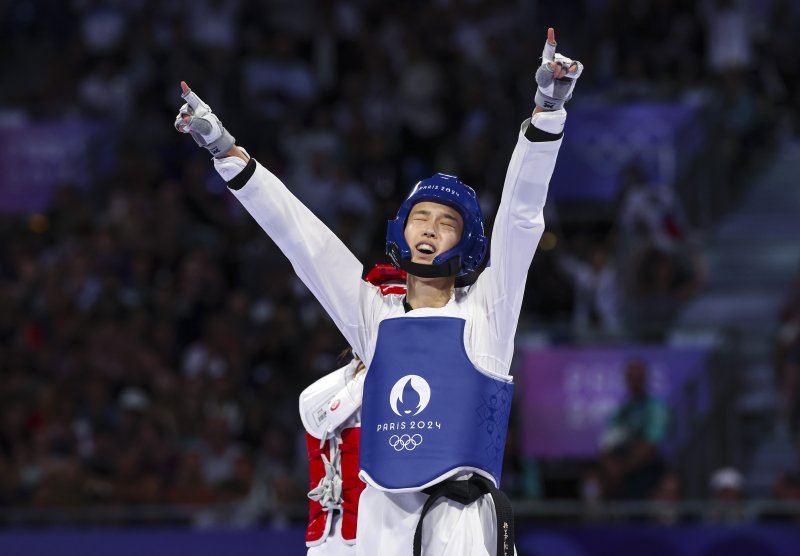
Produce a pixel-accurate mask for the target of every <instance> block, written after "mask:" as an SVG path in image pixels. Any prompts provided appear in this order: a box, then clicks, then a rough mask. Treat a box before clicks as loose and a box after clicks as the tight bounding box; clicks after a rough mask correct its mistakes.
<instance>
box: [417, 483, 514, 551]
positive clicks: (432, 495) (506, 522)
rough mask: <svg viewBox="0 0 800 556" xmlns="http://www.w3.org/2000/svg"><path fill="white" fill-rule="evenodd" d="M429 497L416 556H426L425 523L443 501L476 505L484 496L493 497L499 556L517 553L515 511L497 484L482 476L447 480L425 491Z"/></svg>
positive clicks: (419, 531) (426, 502) (424, 511)
mask: <svg viewBox="0 0 800 556" xmlns="http://www.w3.org/2000/svg"><path fill="white" fill-rule="evenodd" d="M422 492H424V493H425V494H427V495H429V496H428V499H427V500H426V501H425V505H424V506H422V513H421V514H420V516H419V521H418V522H417V530H416V531H415V532H414V556H421V555H422V520H423V519H424V518H425V514H427V513H428V510H430V509H431V507H432V506H433V503H434V502H436V501H437V500H438V499H439V498H442V497H444V498H447V499H449V500H454V501H456V502H458V503H459V504H464V505H465V506H466V505H467V504H472V503H473V502H475V500H477V499H478V498H480V497H481V496H483V495H484V494H491V495H492V501H493V502H494V511H495V515H496V516H497V553H496V554H497V556H512V555H513V554H514V512H513V511H512V510H511V502H509V501H508V497H507V496H506V495H505V494H504V493H502V492H501V491H499V490H498V489H497V487H495V486H494V483H493V482H492V481H490V480H489V479H487V478H486V477H483V476H481V475H473V476H472V477H470V478H469V479H467V480H466V481H455V480H450V481H443V482H441V483H439V484H437V485H434V486H432V487H428V488H426V489H425V490H423V491H422Z"/></svg>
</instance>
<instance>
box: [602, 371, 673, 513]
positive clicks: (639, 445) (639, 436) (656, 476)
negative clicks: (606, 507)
mask: <svg viewBox="0 0 800 556" xmlns="http://www.w3.org/2000/svg"><path fill="white" fill-rule="evenodd" d="M625 383H626V385H627V389H628V397H627V398H626V400H625V401H624V402H623V403H622V405H620V406H619V407H618V408H617V409H616V411H614V413H613V415H612V417H611V419H610V421H609V423H608V425H607V427H606V430H605V432H604V433H603V436H602V439H601V449H602V453H601V465H602V472H603V483H604V493H605V496H606V498H614V499H644V498H647V497H649V496H650V495H651V494H652V492H653V490H654V489H655V487H656V485H657V484H658V482H659V480H660V478H661V476H662V474H663V473H664V469H665V466H664V462H663V459H662V456H661V452H660V450H659V445H660V444H661V442H662V441H663V440H664V437H665V436H666V433H667V426H668V423H669V410H668V408H667V405H666V404H665V403H664V402H663V401H662V400H660V399H657V398H655V397H654V396H652V395H650V393H649V392H648V384H647V366H646V364H645V363H644V362H643V361H641V360H638V359H635V360H632V361H630V362H629V363H628V364H627V365H626V367H625Z"/></svg>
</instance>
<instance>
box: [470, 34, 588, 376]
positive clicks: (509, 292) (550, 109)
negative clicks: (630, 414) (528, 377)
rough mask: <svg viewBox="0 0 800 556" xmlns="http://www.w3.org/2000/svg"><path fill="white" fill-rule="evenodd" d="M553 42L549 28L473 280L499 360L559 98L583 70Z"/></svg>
mask: <svg viewBox="0 0 800 556" xmlns="http://www.w3.org/2000/svg"><path fill="white" fill-rule="evenodd" d="M555 48H556V42H555V31H554V30H553V29H552V28H550V29H548V38H547V41H546V43H545V46H544V51H543V53H542V65H541V66H540V67H539V69H538V71H537V73H536V82H537V85H538V89H537V91H536V108H535V110H534V112H533V115H532V116H531V118H529V119H527V120H525V122H523V124H522V128H521V130H520V133H519V136H518V137H517V144H516V147H515V148H514V152H513V154H512V155H511V161H510V162H509V165H508V171H507V173H506V178H505V183H504V185H503V194H502V197H501V200H500V206H499V207H498V210H497V215H496V216H495V221H494V227H493V229H492V242H491V251H490V253H491V263H490V266H489V267H488V268H487V269H486V270H485V271H484V273H483V274H482V275H481V277H480V278H479V279H478V281H477V283H476V284H475V286H474V288H475V290H476V291H475V292H474V293H475V295H477V296H479V297H480V300H481V302H482V304H484V306H485V307H486V308H487V309H488V312H489V315H490V326H491V330H490V331H489V332H490V333H491V334H492V336H494V338H495V340H496V341H498V342H500V343H502V344H503V345H504V350H503V351H504V353H502V354H496V355H497V356H500V357H501V359H502V361H503V364H504V365H505V364H510V361H511V355H512V354H513V348H514V343H513V337H514V332H515V330H516V326H517V321H518V320H519V313H520V308H521V306H522V295H523V292H524V289H525V280H526V278H527V275H528V268H529V267H530V264H531V261H532V260H533V254H534V252H535V251H536V246H537V245H538V243H539V239H540V238H541V237H542V232H543V231H544V217H543V210H544V204H545V200H546V198H547V189H548V186H549V184H550V177H551V176H552V175H553V169H554V168H555V163H556V158H557V156H558V151H559V148H560V147H561V138H562V136H563V131H564V123H565V121H566V118H567V113H566V111H565V110H564V103H565V102H566V101H567V100H569V98H570V97H571V96H572V90H573V88H574V86H575V81H576V80H577V79H578V77H580V74H581V72H582V71H583V65H582V64H581V63H580V62H577V61H573V60H570V59H569V58H566V57H565V56H562V55H560V54H556V52H555Z"/></svg>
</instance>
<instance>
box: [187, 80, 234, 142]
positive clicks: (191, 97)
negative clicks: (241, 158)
mask: <svg viewBox="0 0 800 556" xmlns="http://www.w3.org/2000/svg"><path fill="white" fill-rule="evenodd" d="M181 98H183V99H184V100H185V101H186V104H184V105H183V106H181V108H180V111H179V112H178V116H177V117H176V118H175V129H177V130H178V131H180V132H181V133H189V134H190V135H191V136H192V137H193V138H194V140H195V141H196V142H197V144H198V145H200V146H201V147H205V148H206V149H208V150H209V152H210V153H211V154H213V155H214V156H215V157H221V156H224V155H225V153H227V152H228V151H229V150H230V149H231V147H233V145H234V144H235V143H236V139H234V137H233V135H231V134H230V133H228V130H226V129H225V128H224V127H223V125H222V122H220V121H219V118H217V116H216V115H215V114H214V113H213V112H212V111H211V107H210V106H209V105H207V104H206V103H205V102H203V101H202V100H200V97H199V96H197V95H196V94H195V93H194V91H192V90H191V89H189V90H187V91H186V92H185V93H183V94H182V95H181Z"/></svg>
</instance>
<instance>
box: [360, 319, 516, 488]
mask: <svg viewBox="0 0 800 556" xmlns="http://www.w3.org/2000/svg"><path fill="white" fill-rule="evenodd" d="M464 324H465V322H464V320H463V319H459V318H454V317H418V318H414V317H400V318H395V319H387V320H384V321H382V322H381V323H380V327H379V329H378V339H377V345H376V347H375V355H374V357H373V359H372V363H371V365H370V367H369V372H368V373H367V377H366V381H365V383H364V401H363V405H362V411H361V456H360V467H361V476H362V478H363V479H364V480H365V481H366V482H368V483H370V484H371V485H373V486H375V487H377V488H379V489H381V490H389V491H417V490H422V489H424V488H426V487H428V486H430V485H432V484H436V483H438V482H440V481H442V480H444V479H447V478H448V477H450V476H452V475H454V474H455V473H457V472H458V471H461V470H467V471H473V472H476V473H479V474H481V475H483V476H484V477H486V478H488V479H490V480H492V481H493V482H494V483H495V485H498V486H499V484H500V473H501V469H502V463H503V450H504V448H505V442H506V431H507V429H508V415H509V411H510V409H511V395H512V393H513V390H514V386H513V384H511V383H510V382H505V381H502V380H499V379H495V378H491V377H489V376H487V375H485V374H483V373H481V372H480V371H478V370H477V369H476V368H475V366H474V365H473V364H472V362H471V361H470V360H469V358H468V357H467V353H466V351H465V349H464Z"/></svg>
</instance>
